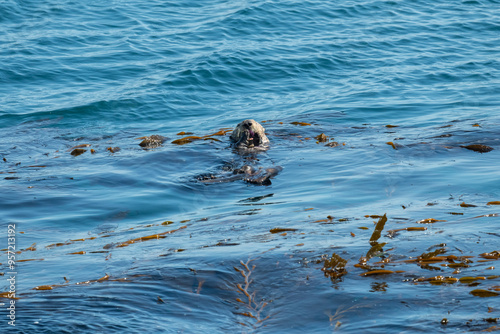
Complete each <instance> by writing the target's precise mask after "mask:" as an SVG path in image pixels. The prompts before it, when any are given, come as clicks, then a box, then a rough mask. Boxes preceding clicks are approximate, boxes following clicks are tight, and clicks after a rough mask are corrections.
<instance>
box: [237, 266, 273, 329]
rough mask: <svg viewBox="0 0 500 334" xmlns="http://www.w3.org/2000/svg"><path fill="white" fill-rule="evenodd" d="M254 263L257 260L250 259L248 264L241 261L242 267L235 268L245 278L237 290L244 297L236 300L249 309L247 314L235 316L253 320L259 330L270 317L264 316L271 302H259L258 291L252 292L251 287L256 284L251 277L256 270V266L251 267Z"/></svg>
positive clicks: (240, 313)
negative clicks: (264, 311)
mask: <svg viewBox="0 0 500 334" xmlns="http://www.w3.org/2000/svg"><path fill="white" fill-rule="evenodd" d="M253 261H255V259H248V260H247V262H243V261H240V265H241V267H234V270H236V271H237V272H239V273H240V274H241V276H242V277H243V283H237V284H236V288H237V292H238V293H240V294H243V295H244V297H242V298H236V301H237V302H238V303H241V304H243V305H244V307H245V308H246V309H247V310H246V312H237V313H235V314H238V315H242V316H245V317H248V318H250V319H253V320H252V325H253V327H254V328H257V327H258V326H260V325H261V324H262V322H264V321H265V320H267V319H269V317H270V315H267V316H265V317H264V316H263V315H262V313H263V310H264V308H265V307H266V306H268V305H269V302H270V301H269V302H268V301H266V300H265V299H261V300H260V301H259V300H258V299H257V297H256V295H257V291H256V290H254V291H250V285H251V284H252V283H253V282H254V281H253V279H250V276H251V275H252V273H253V272H254V270H255V268H256V265H252V266H251V267H250V264H251V262H253ZM245 325H247V324H245Z"/></svg>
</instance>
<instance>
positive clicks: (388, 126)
mask: <svg viewBox="0 0 500 334" xmlns="http://www.w3.org/2000/svg"><path fill="white" fill-rule="evenodd" d="M385 127H386V128H397V127H399V125H391V124H387V125H386V126H385Z"/></svg>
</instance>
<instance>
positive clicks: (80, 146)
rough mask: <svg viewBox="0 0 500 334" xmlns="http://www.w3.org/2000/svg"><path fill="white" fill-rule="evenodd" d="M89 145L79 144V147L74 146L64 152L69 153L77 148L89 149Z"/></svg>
mask: <svg viewBox="0 0 500 334" xmlns="http://www.w3.org/2000/svg"><path fill="white" fill-rule="evenodd" d="M90 146H91V145H90V144H81V145H76V146H73V147H72V148H69V149H67V150H66V152H69V151H72V150H75V149H77V148H83V147H90Z"/></svg>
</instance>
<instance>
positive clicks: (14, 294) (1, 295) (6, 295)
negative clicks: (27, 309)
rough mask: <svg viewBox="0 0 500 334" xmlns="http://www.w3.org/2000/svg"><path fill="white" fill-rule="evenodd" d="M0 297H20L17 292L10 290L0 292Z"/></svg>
mask: <svg viewBox="0 0 500 334" xmlns="http://www.w3.org/2000/svg"><path fill="white" fill-rule="evenodd" d="M0 298H6V299H19V298H18V297H16V293H15V292H10V291H5V292H0Z"/></svg>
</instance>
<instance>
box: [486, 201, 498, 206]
mask: <svg viewBox="0 0 500 334" xmlns="http://www.w3.org/2000/svg"><path fill="white" fill-rule="evenodd" d="M486 205H500V201H492V202H488V203H486Z"/></svg>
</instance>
